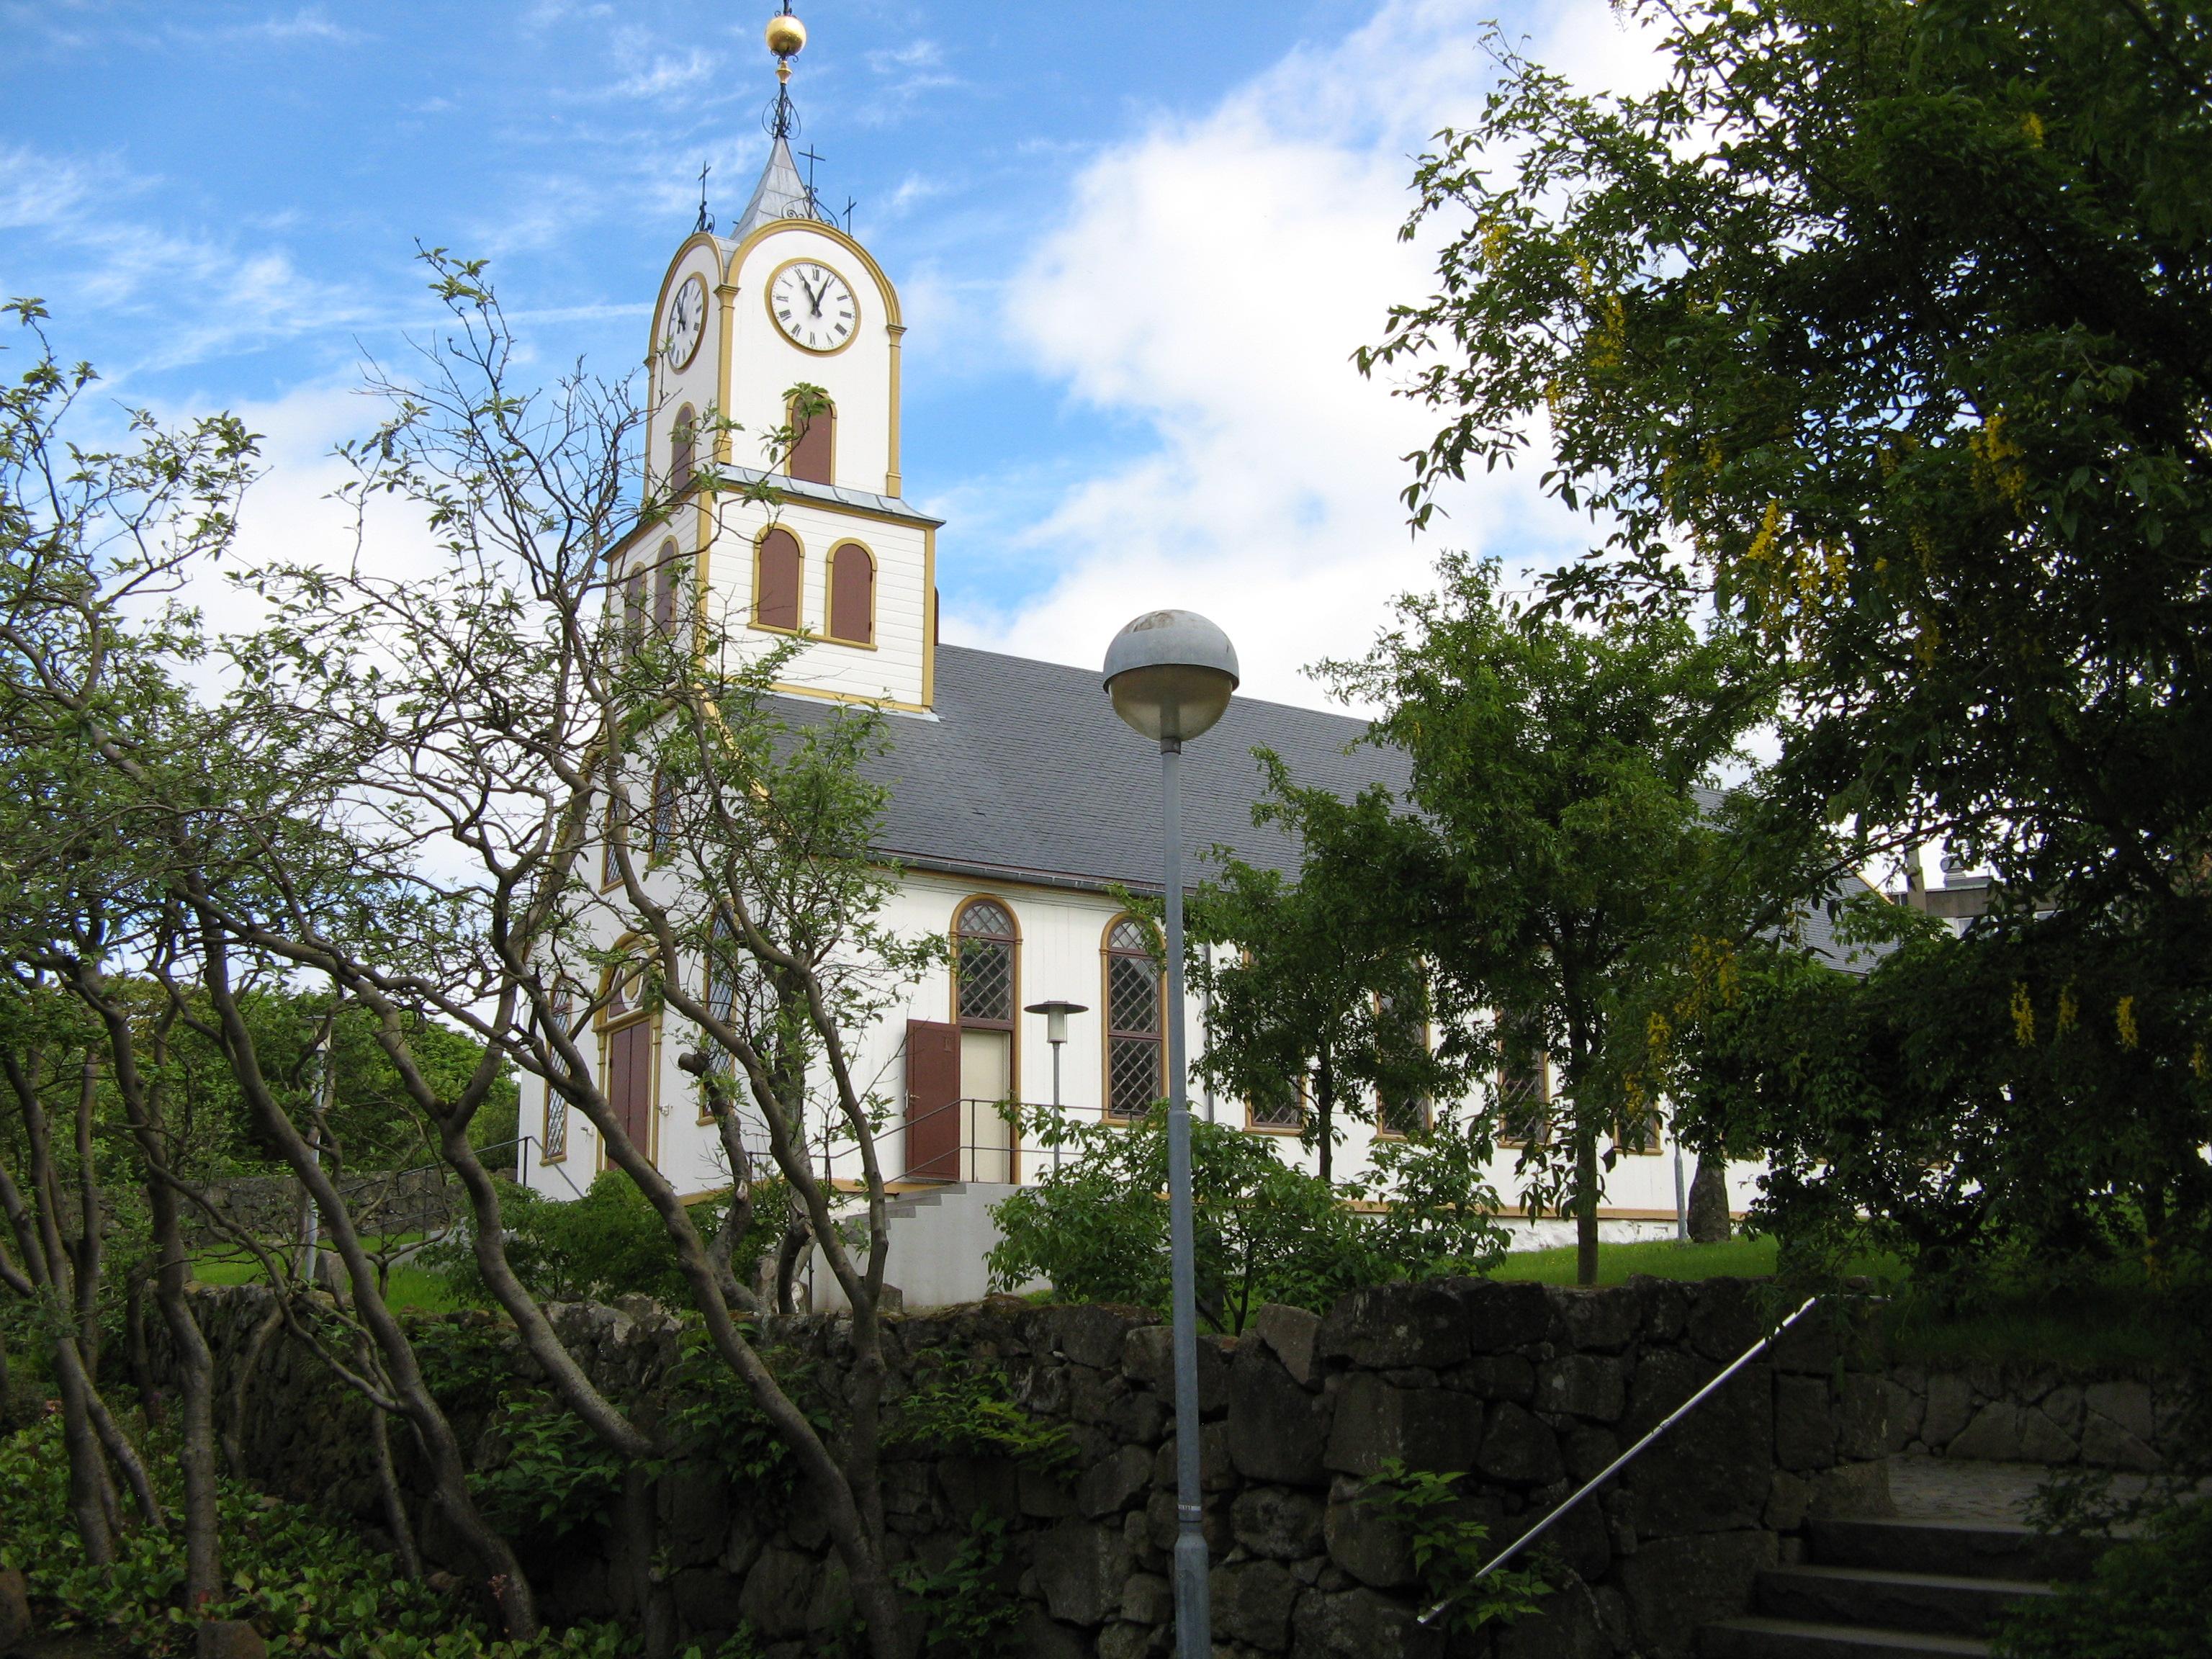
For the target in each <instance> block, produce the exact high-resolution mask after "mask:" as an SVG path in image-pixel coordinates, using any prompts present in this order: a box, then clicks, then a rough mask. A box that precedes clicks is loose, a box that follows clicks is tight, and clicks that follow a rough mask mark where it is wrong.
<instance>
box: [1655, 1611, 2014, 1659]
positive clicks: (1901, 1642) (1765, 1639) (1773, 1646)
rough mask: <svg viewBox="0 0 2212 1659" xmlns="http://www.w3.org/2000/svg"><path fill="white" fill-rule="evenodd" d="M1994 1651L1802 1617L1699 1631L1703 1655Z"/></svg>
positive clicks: (1895, 1655) (1922, 1658) (1835, 1656)
mask: <svg viewBox="0 0 2212 1659" xmlns="http://www.w3.org/2000/svg"><path fill="white" fill-rule="evenodd" d="M1989 1650H1990V1644H1988V1643H1987V1642H1984V1641H1983V1640H1982V1639H1981V1638H1978V1637H1973V1636H1930V1635H1927V1634H1924V1633H1923V1632H1919V1631H1909V1630H1882V1629H1879V1628H1877V1627H1875V1626H1869V1625H1830V1624H1820V1623H1818V1622H1815V1621H1814V1620H1802V1619H1771V1618H1763V1617H1758V1616H1753V1617H1750V1618H1745V1619H1724V1620H1722V1621H1721V1622H1720V1623H1718V1624H1717V1625H1707V1626H1705V1628H1703V1629H1702V1630H1700V1631H1699V1632H1698V1654H1699V1659H1933V1656H1936V1655H1943V1656H1952V1655H1972V1656H1985V1655H1987V1654H1988V1652H1989Z"/></svg>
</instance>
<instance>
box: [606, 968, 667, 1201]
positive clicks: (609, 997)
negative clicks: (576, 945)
mask: <svg viewBox="0 0 2212 1659" xmlns="http://www.w3.org/2000/svg"><path fill="white" fill-rule="evenodd" d="M602 995H603V998H604V1000H603V1001H602V1003H601V1005H600V1008H599V1047H600V1056H601V1058H600V1065H599V1075H600V1077H601V1078H603V1079H605V1083H604V1084H603V1085H602V1086H603V1087H604V1088H605V1091H606V1101H607V1109H608V1110H609V1111H610V1112H611V1113H612V1114H613V1116H614V1120H615V1123H616V1125H617V1127H619V1128H620V1129H621V1130H622V1132H623V1134H624V1135H625V1136H626V1137H628V1139H629V1143H630V1145H631V1146H635V1147H636V1148H637V1149H638V1151H639V1152H642V1153H644V1154H645V1156H646V1158H647V1160H648V1161H650V1160H651V1159H652V1158H653V1152H654V1148H653V1118H654V1113H653V1082H654V1079H653V1073H654V1071H655V1070H656V1069H657V1067H656V1066H655V1064H654V1061H655V1058H656V1053H657V1050H658V1048H659V1043H658V1042H656V1040H655V1039H656V1037H657V1036H658V1033H657V1032H656V1031H655V1030H654V1026H655V1025H656V1024H658V1022H657V1021H656V1020H655V1019H654V1018H653V1010H652V1008H651V1007H650V1006H648V1004H647V1000H646V982H645V969H644V967H643V965H642V964H641V963H619V964H617V966H615V967H613V968H611V969H608V970H607V976H606V981H605V991H604V992H603V994H602Z"/></svg>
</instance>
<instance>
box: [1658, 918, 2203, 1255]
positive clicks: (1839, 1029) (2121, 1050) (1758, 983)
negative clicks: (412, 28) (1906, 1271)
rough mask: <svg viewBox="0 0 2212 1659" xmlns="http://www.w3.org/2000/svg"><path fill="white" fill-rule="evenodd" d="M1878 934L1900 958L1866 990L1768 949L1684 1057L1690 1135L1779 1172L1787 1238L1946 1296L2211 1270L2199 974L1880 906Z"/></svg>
mask: <svg viewBox="0 0 2212 1659" xmlns="http://www.w3.org/2000/svg"><path fill="white" fill-rule="evenodd" d="M1867 925H1868V926H1869V927H1879V928H1880V929H1881V931H1882V932H1884V933H1887V934H1888V935H1889V936H1890V942H1891V943H1892V944H1893V949H1892V950H1890V951H1889V952H1888V953H1887V955H1885V956H1884V957H1882V958H1881V960H1880V961H1879V962H1877V963H1874V965H1873V966H1872V967H1871V969H1869V971H1868V972H1866V973H1865V974H1863V975H1854V974H1847V973H1844V972H1841V971H1838V969H1834V968H1832V967H1830V966H1827V965H1826V964H1825V963H1820V962H1818V961H1814V960H1810V959H1808V958H1807V957H1804V956H1802V955H1801V954H1798V953H1796V952H1793V951H1788V950H1786V949H1784V948H1781V947H1779V946H1778V945H1767V946H1763V947H1755V948H1753V949H1750V950H1747V951H1743V952H1741V954H1740V955H1739V957H1737V959H1736V960H1735V963H1732V965H1731V972H1730V975H1729V983H1728V984H1727V986H1726V987H1724V988H1723V989H1721V990H1718V991H1717V993H1716V994H1714V995H1713V996H1712V997H1711V999H1710V1000H1708V1003H1707V1005H1706V1006H1705V1009H1704V1011H1703V1012H1701V1013H1700V1014H1699V1016H1698V1017H1697V1018H1694V1019H1692V1020H1690V1021H1687V1022H1686V1023H1685V1024H1683V1026H1682V1027H1681V1029H1680V1031H1679V1032H1677V1033H1676V1036H1675V1041H1676V1042H1677V1043H1678V1045H1679V1047H1680V1059H1681V1062H1682V1063H1681V1064H1680V1067H1679V1075H1680V1085H1679V1086H1680V1090H1681V1094H1682V1102H1683V1104H1684V1106H1685V1107H1686V1109H1687V1111H1688V1113H1689V1115H1690V1120H1691V1123H1690V1128H1689V1131H1688V1133H1690V1134H1691V1135H1692V1136H1693V1137H1697V1138H1705V1137H1708V1136H1711V1137H1717V1138H1724V1139H1725V1140H1726V1143H1727V1144H1728V1145H1729V1146H1730V1147H1731V1148H1732V1149H1735V1150H1737V1151H1738V1152H1743V1153H1758V1154H1761V1155H1763V1156H1764V1157H1765V1159H1766V1161H1767V1164H1768V1174H1767V1176H1766V1179H1765V1189H1764V1192H1763V1194H1762V1195H1761V1197H1760V1199H1759V1204H1758V1213H1759V1217H1760V1218H1761V1220H1762V1221H1763V1223H1764V1224H1765V1225H1766V1226H1768V1227H1769V1228H1771V1229H1772V1230H1773V1231H1778V1233H1780V1234H1781V1235H1782V1236H1783V1237H1784V1238H1785V1239H1788V1240H1790V1242H1791V1243H1792V1244H1793V1245H1794V1246H1796V1247H1797V1248H1799V1249H1803V1250H1805V1251H1807V1252H1808V1254H1809V1255H1811V1256H1813V1258H1814V1259H1815V1260H1818V1259H1820V1258H1822V1257H1825V1258H1826V1259H1829V1260H1831V1261H1836V1260H1840V1259H1842V1258H1844V1256H1846V1255H1849V1254H1850V1253H1851V1252H1853V1251H1856V1250H1863V1249H1869V1248H1874V1249H1885V1250H1892V1251H1894V1252H1896V1253H1897V1254H1899V1255H1901V1256H1902V1257H1904V1258H1905V1260H1906V1261H1910V1262H1911V1263H1912V1264H1913V1265H1914V1267H1915V1268H1916V1272H1917V1277H1919V1278H1921V1279H1923V1280H1924V1281H1926V1282H1927V1283H1929V1284H1931V1285H1941V1284H1942V1283H1944V1282H1945V1281H1946V1280H1949V1279H1955V1276H1956V1275H1958V1274H1959V1273H1961V1272H1965V1271H1968V1270H1971V1269H1972V1268H1973V1267H1976V1266H1977V1265H1978V1264H1989V1265H1996V1264H1998V1263H2011V1264H2014V1265H2015V1266H2018V1267H2025V1268H2026V1269H2027V1270H2028V1271H2029V1272H2032V1273H2035V1274H2037V1275H2038V1276H2039V1277H2042V1278H2045V1279H2049V1278H2051V1276H2053V1275H2056V1274H2063V1273H2064V1272H2065V1271H2066V1269H2067V1268H2068V1267H2069V1265H2071V1264H2074V1263H2078V1262H2084V1261H2106V1262H2109V1261H2113V1260H2115V1259H2118V1260H2122V1261H2148V1262H2150V1263H2154V1264H2156V1265H2157V1267H2158V1268H2159V1270H2160V1273H2167V1272H2170V1271H2171V1270H2172V1267H2174V1265H2175V1263H2176V1259H2177V1258H2178V1257H2184V1256H2186V1255H2191V1254H2193V1253H2195V1252H2197V1251H2199V1250H2201V1249H2202V1248H2203V1237H2204V1233H2205V1231H2206V1229H2207V1227H2208V1225H2212V1170H2208V1169H2207V1166H2206V1164H2205V1162H2204V1159H2203V1156H2202V1154H2201V1152H2200V1151H2199V1150H2198V1149H2200V1148H2202V1147H2203V1146H2204V1145H2205V1143H2206V1141H2207V1140H2208V1139H2212V1086H2208V1083H2207V1079H2206V1071H2207V1066H2206V1062H2205V1060H2204V1049H2203V1046H2202V1045H2203V1039H2202V1037H2201V1036H2199V1035H2198V1033H2200V1032H2201V1031H2202V1030H2203V1025H2202V1020H2201V1013H2200V1009H2201V1006H2202V1005H2201V1002H2200V1000H2199V999H2198V998H2197V996H2196V995H2195V994H2194V993H2193V990H2192V988H2191V985H2190V983H2189V981H2190V980H2191V976H2192V974H2193V964H2175V966H2174V968H2173V969H2172V971H2169V972H2165V973H2161V972H2160V971H2159V968H2160V964H2157V963H2146V962H2144V961H2143V960H2142V958H2141V956H2140V953H2139V951H2138V950H2137V948H2136V941H2135V940H2133V939H2129V938H2126V937H2124V936H2122V937H2119V938H2117V939H2115V938H2111V937H2106V938H2100V937H2097V936H2095V935H2093V934H2091V935H2088V936H2082V935H2080V934H2076V935H2075V936H2073V937H2070V938H2069V937H2066V936H2064V935H2062V934H2060V933H2055V932H2052V931H2048V930H2039V931H2036V932H2033V933H2029V934H2027V936H2025V937H2022V938H2018V939H1989V940H1979V939H1954V938H1953V937H1952V936H1951V934H1950V933H1949V932H1948V930H1946V929H1945V928H1944V927H1942V926H1941V924H1937V923H1930V922H1928V921H1925V920H1924V919H1923V918H1921V917H1919V916H1917V915H1915V914H1914V913H1912V912H1910V911H1901V910H1900V909H1899V908H1897V907H1893V906H1887V905H1882V904H1881V903H1880V902H1878V901H1876V902H1875V903H1874V905H1873V906H1871V907H1869V912H1868V915H1867ZM2051 985H2056V986H2057V987H2060V988H2059V989H2058V990H2057V992H2056V994H2041V993H2039V991H2038V990H2037V989H2036V988H2034V987H2042V986H2051Z"/></svg>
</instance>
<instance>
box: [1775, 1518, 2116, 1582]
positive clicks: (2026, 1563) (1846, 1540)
mask: <svg viewBox="0 0 2212 1659" xmlns="http://www.w3.org/2000/svg"><path fill="white" fill-rule="evenodd" d="M1808 1529H1809V1531H1810V1534H1811V1538H1810V1543H1811V1550H1810V1552H1809V1553H1810V1554H1811V1556H1812V1558H1813V1559H1814V1560H1815V1561H1817V1562H1819V1563H1820V1565H1822V1566H1827V1567H1870V1568H1875V1569H1876V1570H1879V1571H1887V1572H1926V1571H1931V1570H1932V1571H1940V1572H1942V1573H1944V1574H1947V1575H1948V1576H1950V1577H1958V1578H1999V1579H2012V1580H2025V1581H2027V1582H2031V1583H2050V1582H2051V1580H2053V1579H2057V1578H2084V1577H2087V1576H2088V1573H2089V1570H2090V1568H2091V1567H2093V1565H2096V1560H2097V1557H2098V1556H2099V1555H2100V1554H2101V1553H2103V1552H2104V1549H2105V1543H2104V1541H2102V1540H2100V1539H2094V1538H2068V1537H2063V1536H2052V1535H2051V1534H2044V1533H2039V1532H2036V1531H2034V1530H2033V1528H2028V1527H2022V1526H2012V1525H2007V1524H2005V1523H2003V1522H1994V1521H1938V1520H1930V1519H1927V1518H1925V1517H1916V1516H1898V1517H1895V1518H1876V1517H1873V1516H1832V1517H1830V1518H1828V1519H1826V1520H1815V1521H1813V1522H1809V1523H1808Z"/></svg>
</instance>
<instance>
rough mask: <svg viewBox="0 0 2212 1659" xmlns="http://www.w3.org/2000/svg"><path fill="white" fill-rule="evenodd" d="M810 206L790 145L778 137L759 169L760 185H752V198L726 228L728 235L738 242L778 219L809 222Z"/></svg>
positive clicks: (812, 215)
mask: <svg viewBox="0 0 2212 1659" xmlns="http://www.w3.org/2000/svg"><path fill="white" fill-rule="evenodd" d="M812 217H814V204H812V202H811V201H810V200H809V199H808V197H807V194H806V181H805V179H801V178H800V177H799V163H798V162H796V161H793V160H792V157H791V146H790V145H789V144H787V143H785V142H784V141H783V140H782V139H781V137H779V138H778V139H777V140H776V141H775V143H773V144H771V145H769V152H768V164H767V165H766V166H765V167H762V168H761V176H760V182H759V183H758V184H757V185H754V186H753V193H752V199H751V200H750V201H748V202H747V203H746V204H745V210H744V212H743V213H741V214H739V215H738V222H737V223H736V224H734V225H732V227H731V228H730V236H731V239H732V240H734V241H739V242H742V241H744V240H745V238H746V237H748V236H750V235H751V234H753V232H755V231H757V230H758V229H759V228H761V227H762V226H763V225H767V224H773V223H775V221H777V220H778V219H811V218H812Z"/></svg>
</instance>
